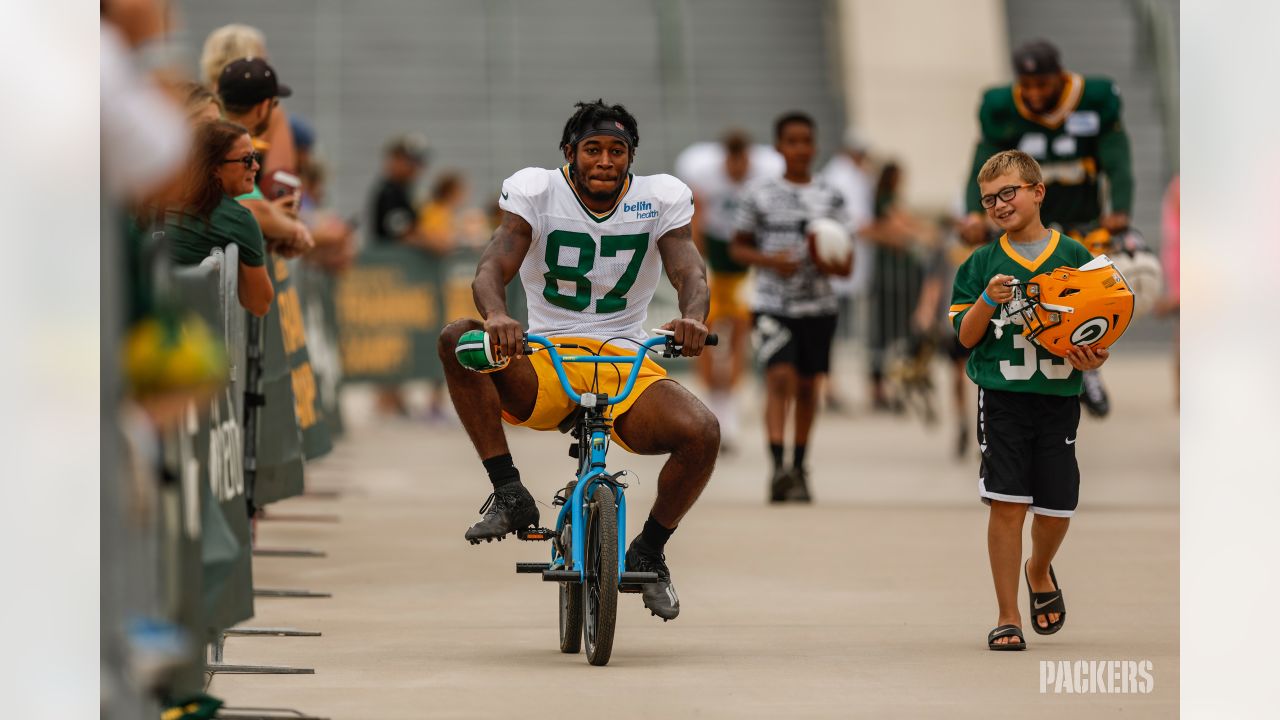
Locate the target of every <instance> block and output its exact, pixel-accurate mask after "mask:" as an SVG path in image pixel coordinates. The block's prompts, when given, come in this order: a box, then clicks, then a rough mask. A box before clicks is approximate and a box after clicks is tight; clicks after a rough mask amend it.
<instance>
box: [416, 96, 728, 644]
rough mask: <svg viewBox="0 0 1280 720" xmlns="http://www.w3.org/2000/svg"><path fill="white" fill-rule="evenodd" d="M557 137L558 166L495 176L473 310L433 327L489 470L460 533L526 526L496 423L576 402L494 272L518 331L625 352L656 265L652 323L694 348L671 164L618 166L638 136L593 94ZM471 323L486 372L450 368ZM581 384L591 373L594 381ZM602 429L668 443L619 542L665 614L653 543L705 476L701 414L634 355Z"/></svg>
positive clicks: (699, 305)
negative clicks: (660, 311) (672, 304)
mask: <svg viewBox="0 0 1280 720" xmlns="http://www.w3.org/2000/svg"><path fill="white" fill-rule="evenodd" d="M576 107H577V111H576V112H575V113H574V114H573V116H572V117H570V118H569V120H568V122H566V123H565V127H564V132H563V134H562V136H561V139H560V149H561V152H563V154H564V160H565V163H564V165H562V166H560V167H558V168H554V169H543V168H525V169H524V170H521V171H519V172H517V173H516V174H514V175H512V176H511V177H509V178H507V179H506V180H505V181H504V182H503V184H502V192H501V198H500V200H499V203H498V204H499V206H500V207H501V208H502V210H503V218H502V224H501V225H500V226H499V227H498V229H497V230H495V231H494V234H493V237H492V239H491V240H490V242H489V245H488V247H487V248H486V249H485V251H484V254H483V256H482V257H481V259H480V262H479V265H478V266H477V268H476V277H475V280H474V282H473V283H472V292H473V295H474V298H475V304H476V308H477V309H478V310H479V311H480V314H481V316H482V317H483V318H484V322H483V323H480V322H478V321H475V320H457V321H455V322H453V323H450V324H449V325H448V326H446V327H445V328H444V330H443V331H442V333H441V336H440V344H439V353H440V359H441V361H442V362H443V364H444V368H445V378H446V380H447V382H448V385H449V394H450V396H451V397H452V398H453V403H454V407H455V408H457V411H458V417H459V418H460V419H461V421H462V424H463V426H464V427H465V428H466V430H467V434H468V435H469V436H470V438H471V441H472V443H473V444H474V445H475V448H476V451H477V453H478V454H479V456H480V459H481V462H482V464H483V465H484V468H485V470H486V471H487V473H488V475H489V480H490V482H491V483H492V484H493V493H492V495H490V497H489V500H488V501H486V503H485V505H484V506H483V507H482V508H481V512H482V513H483V517H481V518H480V520H479V521H478V522H476V523H475V524H474V525H472V526H471V528H470V529H468V530H467V532H466V535H465V537H466V539H467V540H468V541H471V542H472V543H476V542H479V541H481V540H493V539H501V538H502V537H504V536H506V535H508V534H510V533H514V532H516V531H517V530H520V529H523V528H526V527H530V526H534V525H537V523H538V520H539V514H538V508H537V506H536V504H535V503H534V499H533V496H532V495H531V494H530V493H529V491H528V490H527V489H525V486H524V485H523V484H522V483H521V482H520V473H519V471H517V469H516V467H515V464H514V462H513V460H512V458H511V453H510V450H509V448H508V445H507V440H506V436H505V433H504V431H503V428H502V423H503V421H505V422H507V423H509V424H512V425H522V426H525V427H530V428H533V429H536V430H551V429H555V428H557V427H558V426H559V425H560V424H561V422H562V421H563V420H565V418H566V417H568V416H569V415H570V414H571V413H572V412H573V411H574V409H575V406H574V405H573V403H572V402H571V401H570V400H569V398H568V397H567V396H566V395H565V393H564V391H563V389H562V388H561V385H560V383H559V380H558V378H557V376H556V374H555V370H554V368H553V367H552V366H551V362H550V359H549V358H548V357H547V354H546V353H538V354H536V355H532V356H529V355H525V353H524V340H523V334H524V332H525V330H526V329H525V328H523V327H521V325H520V323H519V322H518V321H516V320H515V319H513V318H512V317H511V316H510V314H509V313H508V309H507V303H506V286H507V284H508V283H510V282H511V281H512V280H513V279H514V278H515V277H516V274H517V273H519V276H520V282H521V283H522V284H523V286H524V290H525V295H526V297H527V298H528V310H529V327H528V328H527V330H528V332H529V333H534V334H538V335H542V336H544V337H547V338H549V339H551V340H552V341H554V342H557V343H562V342H563V343H575V344H578V345H582V346H584V347H588V348H590V349H591V351H593V352H596V351H598V352H599V353H600V354H617V355H634V354H635V352H636V349H637V348H636V345H637V344H638V343H639V342H641V341H643V340H644V339H645V337H646V333H645V331H644V328H645V319H646V314H647V310H648V306H649V303H650V301H651V300H652V299H653V295H654V292H655V291H656V290H657V287H658V282H659V274H660V271H661V270H663V269H665V271H666V274H667V278H668V280H669V281H670V282H671V284H672V285H673V286H674V287H675V289H676V293H677V297H678V302H679V307H680V316H679V317H677V318H675V319H673V320H671V321H670V322H668V323H666V324H665V325H663V326H662V328H663V329H665V330H669V331H671V332H672V333H673V336H674V337H673V340H674V342H676V343H677V344H679V345H680V346H681V347H682V348H683V354H684V355H687V356H693V355H698V354H700V353H701V352H702V348H703V344H704V342H705V340H706V338H707V334H708V331H707V327H706V325H705V322H706V317H707V309H708V303H709V297H710V295H709V290H708V287H707V276H706V266H705V265H704V263H703V260H702V256H701V254H700V253H699V252H698V249H697V247H696V246H695V245H694V243H693V239H692V234H691V230H690V221H691V220H692V217H693V195H692V193H691V192H690V190H689V188H688V187H687V186H685V184H684V183H682V182H680V181H679V180H677V179H676V178H674V177H672V176H670V175H650V176H636V175H632V173H631V172H630V170H631V165H632V162H633V161H634V159H635V151H636V147H637V145H639V140H640V137H639V132H638V129H637V126H636V121H635V118H634V117H632V116H631V114H630V113H629V112H627V110H626V109H625V108H624V107H622V106H621V105H606V104H605V103H604V102H603V100H597V101H595V102H591V103H578V104H577V106H576ZM480 329H483V330H484V331H485V332H487V333H488V335H489V337H490V338H491V341H492V342H493V343H494V346H495V348H496V351H497V355H498V360H497V362H495V363H494V364H493V367H489V368H484V370H485V372H473V371H472V370H475V369H478V368H470V369H469V368H465V367H463V366H462V365H461V364H460V363H459V360H458V358H457V356H456V355H455V348H456V346H457V343H458V339H459V338H460V337H461V336H462V335H463V334H464V333H465V332H467V331H469V330H480ZM577 367H581V368H584V372H583V373H580V374H577V375H575V376H574V377H572V378H571V380H572V383H573V386H574V390H575V391H576V392H580V393H581V392H587V391H591V392H599V393H609V394H610V395H614V394H616V393H617V392H618V391H619V390H620V388H619V387H618V384H619V382H620V381H621V380H622V374H620V373H614V372H612V368H611V367H609V366H606V367H605V368H602V369H601V370H600V372H599V373H598V374H593V373H591V372H587V371H585V368H587V367H588V366H585V365H579V366H577ZM593 386H594V387H593ZM613 420H614V422H613V427H612V429H611V435H612V439H613V441H614V442H617V443H619V444H620V445H622V447H623V448H625V449H627V450H629V451H631V452H633V453H637V454H642V455H669V456H670V457H669V458H668V459H667V462H666V464H665V465H664V466H663V468H662V471H661V472H660V473H659V475H658V488H657V497H656V498H655V500H654V503H653V507H652V509H651V510H650V512H649V517H648V519H647V520H646V521H645V523H644V527H643V529H642V530H641V532H640V534H639V535H638V536H637V537H636V538H635V540H634V541H633V542H632V543H631V545H630V547H629V548H628V550H627V555H626V569H627V571H633V572H654V573H657V575H658V578H659V582H657V583H653V584H649V585H645V586H644V592H643V597H644V604H645V607H647V608H649V609H650V610H651V611H652V612H653V613H654V614H656V615H658V616H659V617H661V618H663V619H664V620H670V619H672V618H674V617H676V615H678V614H679V612H680V604H679V599H678V597H677V595H676V593H675V590H674V587H673V586H672V583H671V573H670V571H669V570H668V568H667V564H666V557H665V554H664V553H665V546H666V542H667V540H668V539H669V538H670V537H671V534H672V533H673V532H674V531H675V529H676V527H677V526H678V525H679V523H680V521H681V519H682V518H683V517H684V515H685V513H687V512H688V511H689V509H690V508H691V507H692V506H693V504H694V502H695V501H696V500H697V499H698V495H699V494H700V493H701V492H702V489H703V488H704V487H705V486H706V484H707V480H708V479H709V478H710V476H711V471H712V468H713V467H714V466H715V461H716V455H717V452H718V450H719V446H720V428H719V424H718V423H717V422H716V418H715V416H714V415H712V414H711V412H710V411H709V410H708V409H707V408H706V407H705V406H704V405H703V404H702V403H701V402H700V401H699V400H698V399H697V398H696V397H694V396H693V394H692V393H690V392H689V391H688V390H686V389H685V388H684V387H682V386H681V385H679V384H678V383H676V382H674V381H672V380H671V379H670V378H668V377H666V371H664V370H663V369H662V368H661V367H660V366H659V365H657V364H656V363H654V362H653V361H652V360H650V359H647V358H646V359H645V361H644V366H643V367H642V368H641V370H640V375H639V378H638V379H637V381H636V384H635V389H634V390H633V391H632V392H631V394H630V395H629V396H628V397H627V398H626V399H625V400H624V401H622V402H619V403H617V404H616V405H614V406H613Z"/></svg>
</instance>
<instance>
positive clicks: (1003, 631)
mask: <svg viewBox="0 0 1280 720" xmlns="http://www.w3.org/2000/svg"><path fill="white" fill-rule="evenodd" d="M1002 637H1016V638H1018V642H1016V643H1015V642H1006V643H998V642H996V640H999V639H1000V638H1002ZM987 649H988V650H1001V651H1004V650H1026V649H1027V640H1026V638H1024V637H1022V630H1020V629H1019V628H1018V626H1017V625H1001V626H1000V627H998V628H996V629H995V630H992V631H991V632H990V633H988V634H987Z"/></svg>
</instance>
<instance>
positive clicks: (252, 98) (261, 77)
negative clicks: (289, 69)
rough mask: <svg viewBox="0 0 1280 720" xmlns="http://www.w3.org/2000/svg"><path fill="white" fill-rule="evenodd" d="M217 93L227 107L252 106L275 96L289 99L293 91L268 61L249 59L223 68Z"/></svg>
mask: <svg viewBox="0 0 1280 720" xmlns="http://www.w3.org/2000/svg"><path fill="white" fill-rule="evenodd" d="M218 94H219V95H221V96H222V102H223V103H224V104H226V105H232V106H236V107H249V106H251V105H257V104H258V103H260V102H262V101H263V100H269V99H271V98H274V97H289V96H290V95H292V94H293V89H292V88H290V87H289V86H288V85H284V84H282V83H281V82H280V79H279V77H278V76H277V75H276V71H275V68H273V67H271V65H269V64H268V63H267V61H266V60H264V59H262V58H260V57H247V58H240V59H239V60H232V61H231V62H229V63H227V66H226V67H224V68H222V74H221V75H219V76H218Z"/></svg>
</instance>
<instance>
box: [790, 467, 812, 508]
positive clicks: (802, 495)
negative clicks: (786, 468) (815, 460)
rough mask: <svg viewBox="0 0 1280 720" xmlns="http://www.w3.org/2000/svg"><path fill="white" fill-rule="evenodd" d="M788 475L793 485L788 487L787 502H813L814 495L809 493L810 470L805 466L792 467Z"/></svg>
mask: <svg viewBox="0 0 1280 720" xmlns="http://www.w3.org/2000/svg"><path fill="white" fill-rule="evenodd" d="M788 475H789V476H790V478H791V485H790V487H788V488H787V502H794V503H809V502H813V497H812V496H811V495H809V471H808V470H805V469H804V468H798V467H797V468H791V472H789V473H788Z"/></svg>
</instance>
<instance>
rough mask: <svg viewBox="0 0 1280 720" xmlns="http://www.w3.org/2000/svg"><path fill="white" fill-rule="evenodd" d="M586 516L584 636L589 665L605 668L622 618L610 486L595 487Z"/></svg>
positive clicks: (614, 510)
mask: <svg viewBox="0 0 1280 720" xmlns="http://www.w3.org/2000/svg"><path fill="white" fill-rule="evenodd" d="M586 516H587V527H586V532H585V533H583V535H584V537H585V538H586V547H585V548H584V550H585V552H584V553H583V557H584V558H585V560H586V565H587V567H586V570H587V572H586V581H585V582H583V583H582V606H583V623H582V637H583V640H584V641H585V643H586V651H587V662H589V663H591V664H592V665H605V664H607V663H608V662H609V656H610V655H612V654H613V630H614V625H615V624H616V622H617V619H618V506H617V504H616V503H615V502H614V499H613V490H612V489H611V488H610V487H609V486H607V485H596V486H595V489H594V490H593V491H592V493H591V501H590V502H589V503H587V513H586Z"/></svg>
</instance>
